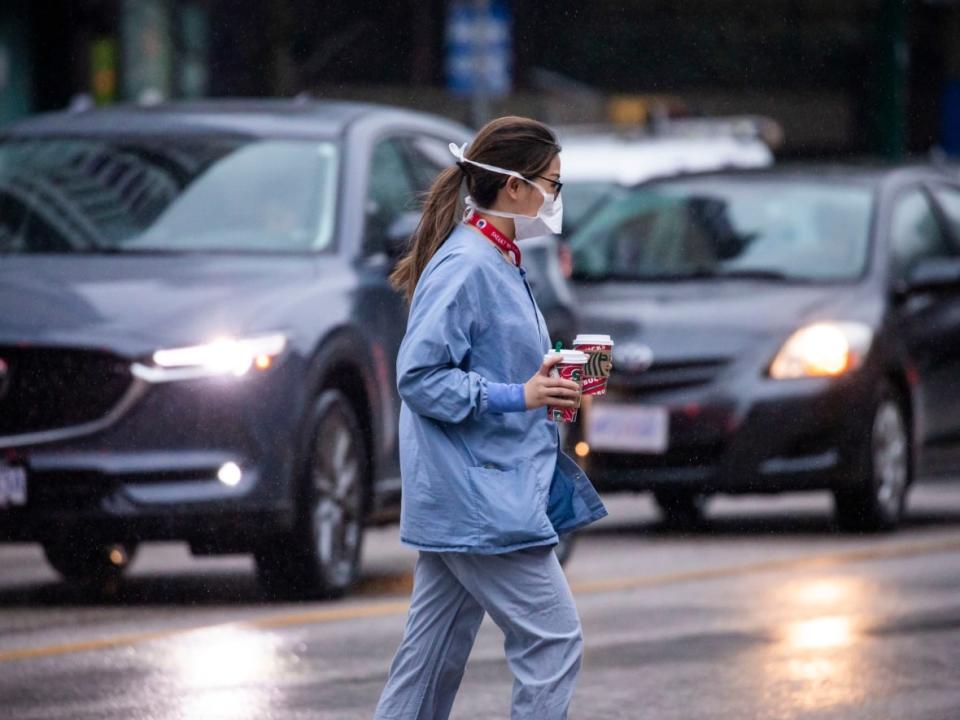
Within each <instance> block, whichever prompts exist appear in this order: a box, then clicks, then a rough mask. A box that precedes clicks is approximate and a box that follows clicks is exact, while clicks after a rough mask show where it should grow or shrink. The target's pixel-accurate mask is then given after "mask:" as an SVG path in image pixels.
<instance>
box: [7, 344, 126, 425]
mask: <svg viewBox="0 0 960 720" xmlns="http://www.w3.org/2000/svg"><path fill="white" fill-rule="evenodd" d="M0 360H2V361H3V365H5V366H6V378H5V379H2V380H0V436H2V435H20V434H24V433H32V432H42V431H44V430H55V429H57V428H63V427H71V426H74V425H81V424H83V423H87V422H91V421H94V420H98V419H100V418H101V417H103V416H104V415H106V414H107V413H108V412H109V411H110V409H111V408H113V407H114V406H115V405H116V404H117V403H118V402H119V400H120V398H121V397H123V394H124V393H125V392H126V391H127V388H128V387H129V386H130V383H131V381H132V376H131V374H130V369H129V366H128V364H127V363H126V362H124V361H123V360H121V359H120V358H118V357H117V356H115V355H112V354H111V353H108V352H104V351H101V350H74V349H60V348H37V347H0Z"/></svg>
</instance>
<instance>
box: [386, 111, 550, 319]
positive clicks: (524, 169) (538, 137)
mask: <svg viewBox="0 0 960 720" xmlns="http://www.w3.org/2000/svg"><path fill="white" fill-rule="evenodd" d="M559 152H560V145H559V144H558V143H557V137H556V135H554V134H553V131H552V130H550V128H548V127H547V126H546V125H544V124H543V123H541V122H537V121H536V120H531V119H530V118H524V117H515V116H507V117H501V118H497V119H496V120H491V121H490V122H488V123H487V124H486V125H484V126H483V127H482V128H480V132H478V133H477V136H476V137H475V138H474V139H473V142H471V143H470V145H468V146H467V152H466V154H465V157H466V158H467V159H469V160H474V161H475V162H481V163H484V164H485V165H494V166H496V167H500V168H503V169H504V170H514V171H516V172H518V173H520V174H521V175H523V176H524V177H527V178H531V179H532V178H533V176H534V175H540V174H541V173H543V172H545V171H546V169H547V167H549V165H550V163H551V161H552V160H553V158H554V156H555V155H556V154H557V153H559ZM464 180H466V183H467V192H468V193H469V194H470V196H471V197H473V199H474V200H476V202H477V204H478V205H479V206H480V207H490V205H492V204H493V202H494V201H495V200H496V198H497V191H498V190H499V189H500V188H502V187H503V186H504V185H505V184H506V183H507V180H509V177H508V176H507V175H502V174H500V173H494V172H490V171H489V170H484V169H483V168H479V167H477V166H476V165H471V164H469V163H457V164H455V165H451V166H450V167H448V168H446V169H445V170H444V171H443V172H441V173H440V174H439V175H438V176H437V179H436V180H434V181H433V185H431V186H430V190H429V191H428V192H427V196H426V200H425V201H424V204H423V215H422V217H421V218H420V223H419V224H418V225H417V229H416V231H415V232H414V233H413V237H412V238H411V241H410V248H409V250H407V253H406V255H404V256H403V258H401V259H400V261H399V262H398V263H397V267H396V268H395V269H394V271H393V273H392V274H391V275H390V282H391V283H393V286H394V287H395V288H397V289H398V290H402V291H404V293H405V294H406V296H407V302H409V301H410V300H411V299H412V298H413V291H414V290H415V289H416V287H417V282H418V281H419V280H420V275H421V274H422V273H423V269H424V268H425V267H426V266H427V263H428V262H430V258H432V257H433V256H434V254H435V253H436V252H437V250H439V249H440V246H441V245H443V243H444V242H445V241H446V239H447V236H448V235H450V232H451V231H452V230H453V228H454V226H455V225H456V224H457V222H458V221H459V220H460V218H461V216H462V214H463V208H462V207H461V202H460V186H461V184H462V183H463V181H464Z"/></svg>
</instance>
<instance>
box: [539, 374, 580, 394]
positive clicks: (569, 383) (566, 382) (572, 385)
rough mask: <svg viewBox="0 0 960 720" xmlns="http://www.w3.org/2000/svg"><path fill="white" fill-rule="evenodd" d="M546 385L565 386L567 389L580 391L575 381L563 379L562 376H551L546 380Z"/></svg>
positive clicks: (553, 386) (551, 386) (552, 386)
mask: <svg viewBox="0 0 960 720" xmlns="http://www.w3.org/2000/svg"><path fill="white" fill-rule="evenodd" d="M546 386H547V387H550V388H555V387H557V388H567V389H568V390H574V391H576V392H580V385H578V384H577V383H575V382H574V381H573V380H564V379H563V378H554V377H552V378H550V379H549V380H548V381H547V382H546Z"/></svg>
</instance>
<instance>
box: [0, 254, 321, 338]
mask: <svg viewBox="0 0 960 720" xmlns="http://www.w3.org/2000/svg"><path fill="white" fill-rule="evenodd" d="M317 271H318V268H317V261H316V260H315V259H314V258H312V257H307V256H282V257H276V256H263V255H258V256H234V255H229V256H225V255H203V254H182V255H146V256H122V255H110V256H103V255H22V256H7V257H5V258H2V259H0V343H4V344H43V345H56V346H67V345H69V346H81V347H99V348H107V349H110V350H113V351H115V352H119V353H121V354H125V355H129V356H137V355H142V354H145V353H148V352H151V351H152V350H154V349H156V348H157V347H164V346H167V347H170V346H177V345H184V344H194V343H198V342H203V341H204V340H207V339H212V338H215V337H218V336H221V335H229V334H239V333H250V332H268V331H271V330H282V329H283V328H280V327H268V326H267V325H269V324H271V322H272V320H271V319H272V318H277V317H278V316H279V315H282V312H280V309H281V308H282V307H283V305H284V304H285V303H288V302H290V301H291V298H292V296H293V295H295V294H296V293H297V291H298V290H297V289H298V288H308V287H310V286H312V285H314V283H312V282H311V280H313V279H314V278H315V276H316V274H317Z"/></svg>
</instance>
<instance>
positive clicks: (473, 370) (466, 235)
mask: <svg viewBox="0 0 960 720" xmlns="http://www.w3.org/2000/svg"><path fill="white" fill-rule="evenodd" d="M451 152H453V154H454V156H455V157H456V160H457V162H456V164H452V165H451V167H449V168H447V169H446V170H444V171H443V172H442V173H440V175H439V177H437V179H436V180H435V181H434V184H433V186H432V187H431V189H430V192H429V194H428V196H427V199H426V202H425V207H424V214H423V218H422V220H421V222H420V225H419V227H418V228H417V231H416V233H415V234H414V237H413V240H412V245H411V248H410V251H409V253H408V254H407V256H406V257H404V258H403V260H401V262H400V263H399V264H398V266H397V269H396V271H395V272H394V275H393V277H392V279H393V281H394V283H395V285H396V286H397V287H398V288H400V289H402V290H404V291H405V292H406V294H407V298H408V300H409V301H410V317H409V322H408V327H407V333H406V336H405V337H404V340H403V343H402V345H401V347H400V353H399V357H398V359H397V383H398V388H399V391H400V396H401V398H402V399H403V407H402V409H401V414H400V460H401V473H402V477H403V496H402V509H401V518H400V538H401V540H402V542H403V543H404V544H406V545H408V546H411V547H414V548H417V550H419V556H418V559H417V564H416V569H415V571H414V581H413V597H412V599H411V604H410V610H409V614H408V617H407V622H406V627H405V630H404V637H403V641H402V643H401V644H400V648H399V649H398V650H397V653H396V656H395V657H394V659H393V663H392V665H391V667H390V675H389V678H388V680H387V683H386V687H385V688H384V690H383V693H382V695H381V697H380V702H379V705H378V707H377V712H376V715H375V718H376V719H377V720H387V719H396V720H399V719H402V720H443V719H444V718H447V717H448V716H449V714H450V709H451V707H452V705H453V700H454V697H455V695H456V692H457V689H458V688H459V686H460V680H461V678H462V677H463V671H464V667H465V665H466V662H467V658H468V656H469V654H470V650H471V648H472V647H473V642H474V638H475V637H476V634H477V631H478V629H479V627H480V623H481V621H482V620H483V617H484V613H489V614H490V616H491V618H492V619H493V620H494V622H495V623H496V624H497V625H498V626H499V628H500V629H501V630H502V631H503V634H504V638H505V639H504V650H505V653H506V658H507V663H508V664H509V666H510V669H511V671H512V673H513V676H514V686H513V705H512V715H511V717H512V718H514V719H515V720H517V719H520V718H536V719H537V720H553V719H560V718H566V717H567V708H568V706H569V704H570V699H571V696H572V694H573V688H574V682H575V680H576V676H577V673H578V671H579V669H580V662H581V651H582V636H581V631H580V619H579V617H578V615H577V611H576V607H575V606H574V602H573V597H572V595H571V593H570V588H569V586H568V585H567V582H566V578H565V577H564V575H563V571H562V569H561V568H560V564H559V562H558V561H557V558H556V555H555V554H554V552H553V547H554V545H556V543H557V535H558V533H559V532H569V531H571V530H574V529H576V528H578V527H582V526H583V525H586V524H588V523H591V522H593V521H595V520H598V519H600V518H601V517H603V516H604V515H606V510H605V509H604V507H603V504H602V503H601V501H600V498H599V497H598V496H597V494H596V492H595V491H594V489H593V487H592V486H591V485H590V483H589V481H588V480H587V478H586V477H585V476H584V475H583V473H582V472H580V471H579V469H578V468H577V467H576V465H575V464H574V463H573V461H572V460H570V459H569V458H567V457H566V456H565V455H563V454H562V453H560V452H559V448H558V435H557V427H556V424H555V423H554V422H553V421H551V420H550V419H548V417H547V414H546V412H545V410H544V407H545V406H547V405H551V406H554V407H575V406H576V405H577V404H578V403H579V389H578V386H577V384H576V383H574V382H571V381H568V380H563V379H560V378H554V377H550V367H551V366H552V365H553V363H554V362H555V361H554V360H553V359H552V358H551V359H550V360H548V361H544V353H546V351H547V350H548V349H549V347H550V340H549V337H548V335H547V330H546V326H545V324H544V320H543V316H542V315H541V314H540V311H539V309H538V308H537V305H536V302H535V301H534V299H533V295H532V294H531V293H530V288H529V286H528V285H527V282H526V279H525V273H524V271H523V268H522V266H521V253H522V248H521V247H519V246H518V245H517V244H516V243H517V242H521V243H522V241H523V240H524V239H525V238H529V237H535V236H538V235H544V234H548V233H556V232H559V230H560V222H561V214H562V206H561V201H560V188H561V182H560V146H559V145H558V144H557V140H556V137H555V136H554V135H553V133H552V132H551V131H550V130H549V129H548V128H547V127H546V126H545V125H543V124H541V123H539V122H536V121H534V120H530V119H526V118H519V117H504V118H499V119H497V120H494V121H492V122H490V123H488V124H487V125H486V126H485V127H484V128H483V129H481V130H480V132H479V133H478V134H477V137H476V138H475V140H474V141H473V143H472V144H471V145H470V146H469V148H466V147H464V148H457V147H456V146H454V145H451ZM463 185H466V189H467V192H468V196H467V198H466V212H465V213H464V212H463V208H462V207H461V200H460V193H461V188H462V186H463Z"/></svg>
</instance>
